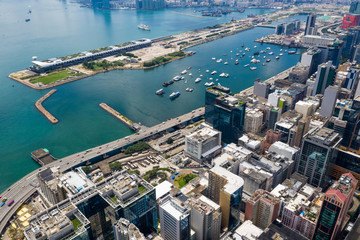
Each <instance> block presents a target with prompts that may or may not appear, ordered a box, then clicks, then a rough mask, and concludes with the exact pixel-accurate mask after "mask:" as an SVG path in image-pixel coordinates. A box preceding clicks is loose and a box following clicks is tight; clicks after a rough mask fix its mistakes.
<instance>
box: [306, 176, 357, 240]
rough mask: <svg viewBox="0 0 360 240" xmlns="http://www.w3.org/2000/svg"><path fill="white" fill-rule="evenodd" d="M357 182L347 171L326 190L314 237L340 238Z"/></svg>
mask: <svg viewBox="0 0 360 240" xmlns="http://www.w3.org/2000/svg"><path fill="white" fill-rule="evenodd" d="M357 183H358V181H357V180H356V179H355V178H354V176H353V175H352V174H351V173H345V174H343V175H342V176H341V177H340V179H339V180H338V181H337V182H335V183H334V184H333V185H332V186H331V187H330V188H329V189H328V190H327V191H326V193H325V194H324V201H323V204H322V206H321V210H320V214H319V217H318V220H317V224H316V228H315V233H314V236H313V238H312V239H314V240H333V239H338V234H339V233H340V232H341V230H342V227H343V223H344V220H345V218H346V215H347V211H348V210H349V207H350V204H351V202H352V198H353V195H354V191H355V189H356V186H357Z"/></svg>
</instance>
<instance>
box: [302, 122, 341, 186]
mask: <svg viewBox="0 0 360 240" xmlns="http://www.w3.org/2000/svg"><path fill="white" fill-rule="evenodd" d="M340 142H341V137H340V136H339V134H338V133H336V132H335V131H334V130H332V129H329V128H315V129H313V130H311V131H309V132H308V133H307V134H306V135H305V136H304V138H303V142H302V146H301V153H300V159H299V161H298V166H297V172H298V173H300V174H302V175H305V176H306V177H308V182H309V183H310V184H311V185H313V186H316V187H319V186H321V187H323V186H325V185H326V184H327V183H328V181H329V179H328V176H327V174H326V172H327V168H328V165H329V162H330V160H331V159H332V157H333V152H334V151H335V148H336V147H337V146H338V145H339V144H340Z"/></svg>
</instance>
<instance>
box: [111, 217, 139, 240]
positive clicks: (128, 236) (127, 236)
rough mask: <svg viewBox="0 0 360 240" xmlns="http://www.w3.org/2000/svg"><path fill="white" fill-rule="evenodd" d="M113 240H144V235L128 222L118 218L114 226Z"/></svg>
mask: <svg viewBox="0 0 360 240" xmlns="http://www.w3.org/2000/svg"><path fill="white" fill-rule="evenodd" d="M114 237H115V240H146V238H145V236H144V234H142V233H141V232H140V231H139V229H138V228H137V227H136V226H135V225H134V224H132V223H130V222H129V220H127V219H125V218H120V219H119V220H118V221H117V222H116V223H115V224H114Z"/></svg>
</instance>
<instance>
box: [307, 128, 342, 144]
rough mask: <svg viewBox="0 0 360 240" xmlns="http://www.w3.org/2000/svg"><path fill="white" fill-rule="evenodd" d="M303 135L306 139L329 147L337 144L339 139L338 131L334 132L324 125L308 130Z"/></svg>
mask: <svg viewBox="0 0 360 240" xmlns="http://www.w3.org/2000/svg"><path fill="white" fill-rule="evenodd" d="M305 136H306V139H309V140H311V141H314V142H317V143H320V144H322V145H325V146H329V147H334V146H335V145H337V143H339V142H340V141H341V138H340V136H339V134H338V133H336V132H335V131H334V130H332V129H329V128H325V127H323V128H315V129H314V130H312V131H309V133H308V134H307V135H305Z"/></svg>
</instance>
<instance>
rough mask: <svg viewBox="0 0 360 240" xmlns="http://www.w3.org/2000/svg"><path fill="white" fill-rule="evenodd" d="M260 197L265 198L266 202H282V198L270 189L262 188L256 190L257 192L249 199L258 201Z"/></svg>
mask: <svg viewBox="0 0 360 240" xmlns="http://www.w3.org/2000/svg"><path fill="white" fill-rule="evenodd" d="M260 199H261V200H263V201H266V202H268V203H270V204H276V203H279V202H280V200H279V199H278V198H277V197H275V196H273V195H272V194H271V193H269V192H268V191H266V190H262V189H258V190H256V191H255V193H254V194H253V195H252V196H251V198H250V199H248V201H250V202H257V201H259V200H260Z"/></svg>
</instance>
